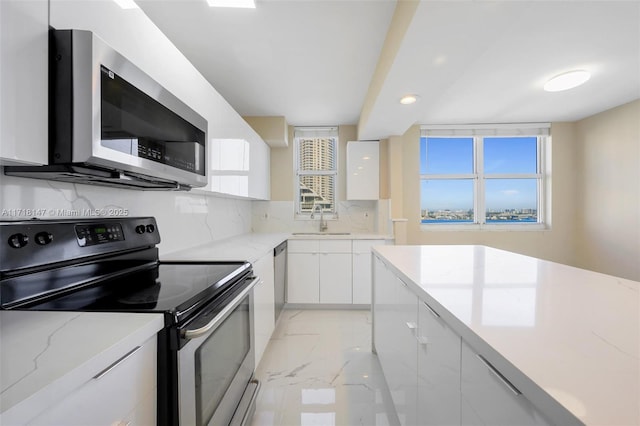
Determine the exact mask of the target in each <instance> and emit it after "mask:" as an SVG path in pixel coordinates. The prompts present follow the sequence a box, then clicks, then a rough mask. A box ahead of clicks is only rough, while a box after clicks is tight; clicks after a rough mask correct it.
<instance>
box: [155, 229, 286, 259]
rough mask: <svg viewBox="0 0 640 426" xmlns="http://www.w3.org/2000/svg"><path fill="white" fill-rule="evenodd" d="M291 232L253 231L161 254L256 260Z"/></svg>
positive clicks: (165, 257)
mask: <svg viewBox="0 0 640 426" xmlns="http://www.w3.org/2000/svg"><path fill="white" fill-rule="evenodd" d="M289 235H290V234H285V233H277V234H267V233H264V234H261V233H251V234H243V235H239V236H236V237H231V238H226V239H224V240H219V241H215V242H212V243H207V244H204V245H201V246H197V247H192V248H188V249H184V250H179V251H175V252H172V253H167V254H164V255H161V256H160V260H164V261H168V260H195V261H217V260H224V261H227V260H246V261H249V262H255V261H256V260H258V259H260V258H261V257H262V256H264V255H265V254H267V253H269V252H272V251H273V249H274V248H275V247H276V246H277V245H278V244H280V243H281V242H283V241H286V240H287V239H288V238H289Z"/></svg>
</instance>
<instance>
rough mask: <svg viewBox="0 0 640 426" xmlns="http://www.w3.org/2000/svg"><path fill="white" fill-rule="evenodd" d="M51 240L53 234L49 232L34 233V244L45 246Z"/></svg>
mask: <svg viewBox="0 0 640 426" xmlns="http://www.w3.org/2000/svg"><path fill="white" fill-rule="evenodd" d="M51 241H53V234H51V233H49V232H38V233H37V234H36V244H38V245H41V246H46V245H47V244H49V243H50V242H51Z"/></svg>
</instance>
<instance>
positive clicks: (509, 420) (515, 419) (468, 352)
mask: <svg viewBox="0 0 640 426" xmlns="http://www.w3.org/2000/svg"><path fill="white" fill-rule="evenodd" d="M461 365H462V370H461V379H462V380H461V392H462V399H463V401H462V424H464V425H477V424H480V425H519V426H528V425H548V424H550V423H548V422H547V420H546V419H545V418H544V417H543V416H542V414H541V413H540V412H539V411H538V410H537V409H536V408H535V407H534V406H533V404H531V402H530V401H529V400H528V399H527V398H526V397H525V396H524V395H522V394H521V393H520V391H519V390H518V389H516V388H515V387H514V386H513V385H512V384H511V383H510V382H509V381H508V380H509V379H508V378H506V377H504V376H503V375H502V374H501V373H500V372H499V371H498V370H497V369H496V368H495V367H494V366H493V365H491V364H490V363H489V362H488V361H486V360H485V359H483V358H482V357H481V356H480V355H478V354H477V353H476V352H475V351H474V350H473V349H472V348H471V347H470V346H469V345H468V344H467V343H466V342H463V343H462V362H461ZM478 421H479V422H480V423H478Z"/></svg>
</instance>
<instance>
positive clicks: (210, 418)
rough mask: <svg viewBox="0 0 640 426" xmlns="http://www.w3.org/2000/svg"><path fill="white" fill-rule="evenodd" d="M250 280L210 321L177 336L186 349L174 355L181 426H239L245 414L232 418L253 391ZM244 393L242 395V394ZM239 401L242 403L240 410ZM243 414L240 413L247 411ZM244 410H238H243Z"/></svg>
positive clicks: (212, 315) (244, 418)
mask: <svg viewBox="0 0 640 426" xmlns="http://www.w3.org/2000/svg"><path fill="white" fill-rule="evenodd" d="M258 281H259V279H258V278H254V279H253V280H252V281H251V283H250V284H249V285H248V286H246V287H245V288H244V289H243V290H242V291H241V292H240V293H239V294H237V295H236V296H235V297H233V299H232V300H231V301H230V302H229V303H226V304H225V305H224V306H222V307H220V308H218V309H216V310H214V311H212V312H209V313H208V315H207V316H208V317H210V318H211V321H208V322H207V323H206V324H205V325H201V324H202V319H200V321H199V324H196V325H192V326H188V327H186V328H184V329H181V330H180V335H181V337H182V338H183V339H186V340H187V343H186V344H185V345H184V346H183V347H182V348H181V349H180V350H179V351H178V377H179V410H180V424H181V425H197V426H202V425H228V424H230V423H231V422H232V420H233V423H236V422H238V417H239V418H240V422H241V423H243V422H244V421H246V420H247V417H248V413H247V412H244V413H238V414H236V416H235V417H236V418H234V414H235V413H236V409H237V408H238V406H239V405H242V406H243V407H245V406H247V405H248V406H249V408H250V407H251V405H252V404H247V403H246V402H245V401H244V400H243V397H244V399H247V398H255V393H256V392H257V386H253V387H251V386H248V385H249V382H251V381H252V379H253V372H254V367H255V366H254V364H255V361H254V342H253V291H252V290H253V287H254V286H255V285H256V284H257V283H258ZM248 389H249V390H250V392H249V393H251V392H253V394H250V395H247V394H246V393H245V391H247V390H248ZM241 401H242V402H243V403H242V404H241ZM249 408H247V409H246V411H248V410H249ZM243 409H244V408H243Z"/></svg>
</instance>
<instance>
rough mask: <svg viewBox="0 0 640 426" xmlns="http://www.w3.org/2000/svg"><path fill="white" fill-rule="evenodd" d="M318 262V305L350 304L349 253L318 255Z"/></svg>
mask: <svg viewBox="0 0 640 426" xmlns="http://www.w3.org/2000/svg"><path fill="white" fill-rule="evenodd" d="M348 243H351V241H348ZM350 250H351V247H349V251H350ZM319 262H320V303H351V291H352V290H351V288H352V287H351V253H350V252H349V253H331V252H324V253H320V256H319Z"/></svg>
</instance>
